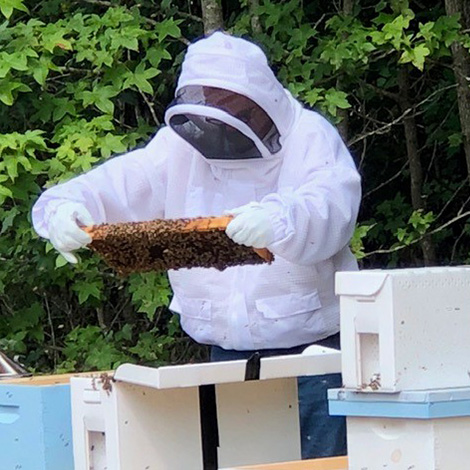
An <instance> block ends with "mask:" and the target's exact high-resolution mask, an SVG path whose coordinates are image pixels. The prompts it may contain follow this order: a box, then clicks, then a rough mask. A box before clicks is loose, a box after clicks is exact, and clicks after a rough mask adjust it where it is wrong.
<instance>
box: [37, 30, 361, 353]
mask: <svg viewBox="0 0 470 470" xmlns="http://www.w3.org/2000/svg"><path fill="white" fill-rule="evenodd" d="M189 84H196V85H208V86H213V87H218V88H224V89H227V90H231V91H234V92H236V93H239V94H243V95H245V96H247V97H249V98H250V99H251V100H253V101H254V102H256V103H257V104H258V105H259V106H260V107H262V108H263V109H264V110H265V111H266V112H267V113H268V114H269V116H270V117H271V119H272V120H273V121H274V123H275V124H276V127H277V129H278V130H279V133H280V135H281V139H280V144H281V147H282V148H281V150H280V151H279V152H277V153H275V154H274V155H273V154H269V152H267V151H266V149H265V148H264V147H263V145H262V143H260V142H259V141H258V142H256V145H257V147H258V148H259V149H260V152H261V153H262V155H263V158H257V159H253V160H238V161H227V160H224V161H222V160H217V159H215V160H208V159H206V158H204V156H203V155H202V154H201V153H199V152H198V151H196V150H195V149H194V148H193V147H192V146H191V145H189V144H188V143H187V142H186V141H185V140H183V139H182V138H181V137H180V136H179V135H178V134H176V132H174V131H173V129H171V127H170V126H166V127H164V128H162V129H160V130H159V131H158V132H157V133H156V135H155V137H154V138H153V139H152V140H151V141H150V142H149V143H148V145H147V146H146V147H144V148H142V149H139V150H135V151H132V152H129V153H127V154H125V155H122V156H118V157H115V158H112V159H110V160H109V161H107V162H106V163H104V164H102V165H101V166H99V167H97V168H95V169H93V170H92V171H90V172H88V173H86V174H83V175H81V176H78V177H76V178H74V179H72V180H71V181H68V182H66V183H63V184H61V185H58V186H56V187H53V188H51V189H48V190H47V191H45V192H44V193H43V194H42V195H41V197H40V198H39V200H38V201H37V203H36V204H35V206H34V208H33V213H32V215H33V223H34V227H35V229H36V231H37V233H38V234H39V235H41V236H43V237H45V238H50V235H51V234H50V233H49V231H48V230H49V228H48V225H49V224H48V221H49V218H50V217H51V214H54V212H55V211H56V210H57V207H58V206H60V205H61V204H63V203H64V202H66V201H73V202H77V203H81V204H83V205H84V206H85V207H86V208H87V209H88V211H89V213H90V214H91V216H92V217H93V219H94V221H95V222H96V223H104V222H108V223H112V222H127V221H145V220H151V219H156V218H179V217H195V216H218V215H221V214H222V213H223V212H224V211H227V210H231V209H233V208H234V207H238V206H241V205H244V204H248V203H250V202H253V201H255V202H259V203H260V204H261V205H262V206H263V207H264V208H265V209H267V211H268V213H269V218H270V220H271V223H272V228H273V231H274V242H273V243H271V244H270V245H269V246H268V249H269V250H270V251H271V252H272V253H273V254H274V255H275V260H274V262H273V263H272V264H270V265H268V264H263V265H256V266H238V267H230V268H227V269H225V270H224V271H218V270H217V269H212V268H211V269H206V268H192V269H180V270H177V271H170V272H169V277H170V282H171V286H172V289H173V292H174V296H173V300H172V302H171V306H170V308H171V309H172V310H174V311H175V312H177V313H179V314H180V315H181V324H182V327H183V329H184V330H185V331H186V332H187V333H188V334H189V335H190V336H191V337H192V338H193V339H195V340H196V341H198V342H200V343H203V344H212V345H218V346H221V347H222V348H225V349H235V350H256V349H266V348H288V347H292V346H296V345H301V344H309V343H313V342H315V341H317V340H320V339H322V338H325V337H327V336H330V335H332V334H334V333H336V332H338V331H339V305H338V300H337V298H336V297H335V295H334V274H335V272H336V271H338V270H353V269H357V265H356V262H355V260H354V257H353V256H352V254H351V252H350V250H349V248H348V243H349V240H350V238H351V236H352V233H353V229H354V225H355V222H356V217H357V212H358V207H359V203H360V177H359V175H358V172H357V170H356V168H355V165H354V162H353V160H352V158H351V156H350V154H349V152H348V150H347V148H346V147H345V145H344V144H343V142H342V140H341V138H340V137H339V135H338V133H337V131H336V130H335V129H334V127H333V126H332V125H330V124H329V123H328V122H327V121H326V120H325V119H324V118H323V117H321V116H320V115H319V114H317V113H315V112H313V111H309V110H306V109H304V108H303V107H302V106H301V105H300V103H299V102H297V101H296V100H295V99H293V98H292V97H291V95H290V94H289V92H287V91H286V90H285V89H284V88H283V87H282V86H281V84H280V83H279V82H278V81H277V79H276V78H275V76H274V74H273V73H272V71H271V70H270V68H269V66H268V63H267V59H266V57H265V55H264V53H263V52H262V51H261V49H260V48H258V47H257V46H256V45H254V44H252V43H250V42H248V41H245V40H242V39H239V38H233V37H230V36H227V35H225V34H223V33H215V34H213V35H212V36H210V37H209V38H206V39H203V40H200V41H197V42H196V43H194V44H192V45H191V46H190V47H189V49H188V52H187V54H186V57H185V60H184V63H183V68H182V73H181V76H180V79H179V81H178V88H181V87H183V86H186V85H189ZM170 109H171V108H170ZM167 122H168V120H167Z"/></svg>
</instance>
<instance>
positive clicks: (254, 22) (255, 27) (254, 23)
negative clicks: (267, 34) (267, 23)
mask: <svg viewBox="0 0 470 470" xmlns="http://www.w3.org/2000/svg"><path fill="white" fill-rule="evenodd" d="M249 7H250V15H251V30H252V31H253V32H254V33H255V34H260V33H261V32H262V29H261V23H260V22H259V16H258V14H257V12H256V10H257V8H258V7H259V0H250V3H249Z"/></svg>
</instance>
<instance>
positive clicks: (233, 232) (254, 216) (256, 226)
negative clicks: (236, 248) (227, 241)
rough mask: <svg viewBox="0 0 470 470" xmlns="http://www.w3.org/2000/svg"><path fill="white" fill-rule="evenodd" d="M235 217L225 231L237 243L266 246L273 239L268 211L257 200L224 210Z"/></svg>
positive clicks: (258, 246)
mask: <svg viewBox="0 0 470 470" xmlns="http://www.w3.org/2000/svg"><path fill="white" fill-rule="evenodd" d="M225 214H228V215H233V216H235V218H234V219H233V220H232V221H231V222H230V223H229V224H228V225H227V228H226V230H225V233H226V234H227V235H228V236H229V237H230V238H231V239H232V240H233V241H234V242H235V243H238V244H239V245H246V246H252V247H253V248H266V247H267V246H268V245H269V244H270V243H272V242H273V241H274V229H273V226H272V223H271V218H270V216H269V212H268V211H267V210H266V209H265V208H264V207H263V206H262V205H261V204H260V203H258V202H250V203H248V204H246V205H244V206H240V207H236V208H235V209H232V210H229V211H225Z"/></svg>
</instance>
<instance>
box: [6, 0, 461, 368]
mask: <svg viewBox="0 0 470 470" xmlns="http://www.w3.org/2000/svg"><path fill="white" fill-rule="evenodd" d="M222 5H223V9H224V19H225V21H226V27H227V29H228V30H229V31H232V32H234V33H237V34H243V35H247V36H248V37H251V38H253V39H254V40H255V41H257V42H258V43H259V44H260V45H261V46H262V47H263V48H264V49H265V50H266V52H267V54H268V56H269V57H270V60H271V63H272V65H273V68H274V69H275V71H276V73H277V75H278V77H279V78H280V80H281V81H282V82H283V83H284V84H285V86H286V87H288V88H289V89H290V90H291V91H292V92H293V94H294V95H295V96H297V97H298V98H299V99H300V100H301V101H303V102H304V103H305V104H306V105H307V106H309V107H312V108H315V109H317V110H319V111H320V112H322V113H323V114H325V115H326V116H327V117H328V118H329V119H331V120H332V121H333V122H335V123H337V124H340V121H341V117H342V116H344V110H347V114H348V122H349V129H348V143H349V145H350V148H351V151H352V153H353V155H354V157H355V159H356V162H357V164H358V166H359V168H360V171H361V174H362V175H363V180H364V184H363V187H364V202H363V207H362V211H361V214H360V221H359V224H358V228H357V231H356V234H355V237H354V239H353V242H352V246H353V249H354V251H355V253H356V255H357V257H358V258H359V259H361V263H362V265H363V267H397V266H410V265H413V266H414V265H418V266H419V265H422V254H421V251H420V249H419V242H420V241H421V240H422V239H423V236H424V235H426V234H431V235H430V236H431V237H432V242H433V243H434V244H435V247H436V254H437V262H438V263H439V264H457V263H460V264H462V263H467V262H468V259H469V254H468V248H467V243H468V240H469V229H470V225H469V224H468V222H467V220H468V214H467V211H468V200H469V198H470V192H469V188H468V182H467V170H466V167H465V157H464V154H463V149H462V145H461V144H462V134H461V129H460V122H459V116H458V109H457V104H456V100H457V98H456V88H455V78H454V74H453V70H452V60H451V59H452V58H451V53H450V45H451V44H452V42H453V41H456V40H458V41H461V42H462V43H463V44H464V45H465V46H466V47H468V46H469V44H470V40H469V37H468V34H467V33H466V32H465V31H462V28H461V27H460V24H459V18H458V17H448V16H446V15H445V9H444V4H443V2H441V1H435V0H433V1H430V2H424V4H423V2H412V1H410V2H408V1H399V0H391V1H385V0H384V1H380V2H377V1H369V0H363V1H361V2H357V5H356V8H355V11H354V14H353V15H352V16H344V15H342V14H341V11H339V8H338V6H337V5H336V4H335V2H320V1H310V2H302V1H301V0H289V1H266V0H262V1H260V5H259V7H257V9H256V10H255V11H254V12H253V11H250V2H248V1H246V0H245V1H243V0H240V1H235V0H230V1H226V2H223V4H222ZM0 12H1V15H0V16H3V19H2V20H1V21H2V22H1V23H0V203H1V207H0V219H1V220H2V226H1V237H0V257H1V264H0V299H1V304H0V305H1V315H0V348H2V349H4V350H6V351H7V353H9V354H10V355H12V356H15V357H18V358H19V359H20V360H21V361H22V362H23V363H24V364H25V365H26V366H27V367H28V368H30V369H31V370H32V371H35V372H49V371H54V372H62V371H72V370H90V369H102V370H103V369H109V368H112V367H116V366H117V365H119V364H120V363H122V362H139V363H144V364H151V365H158V364H162V363H176V362H187V361H192V360H199V359H204V358H205V357H206V356H205V355H206V350H205V348H203V347H200V346H198V345H195V344H194V343H193V342H192V341H191V340H189V339H188V338H186V337H185V336H184V334H182V333H181V331H180V329H179V326H178V321H177V318H176V317H174V316H172V315H171V313H170V312H169V311H168V309H167V306H168V301H169V299H170V297H171V291H170V288H169V286H168V282H167V279H166V275H165V274H148V275H133V276H131V277H129V278H127V279H120V278H118V277H116V275H115V274H114V273H113V272H112V271H110V270H109V269H107V268H106V267H105V266H104V265H103V264H102V263H101V262H100V261H99V260H98V259H97V258H96V257H95V256H92V255H91V254H90V253H88V252H86V251H84V252H82V253H81V263H79V264H78V266H77V267H72V266H70V265H68V264H67V263H66V262H65V260H64V259H63V258H62V257H61V256H58V255H57V253H56V252H55V251H54V250H52V249H51V246H50V245H48V244H46V243H44V241H43V240H40V239H38V237H37V236H36V235H35V233H34V232H33V230H32V227H31V219H30V211H31V207H32V204H33V203H34V201H35V200H36V199H37V197H38V195H39V194H40V192H41V191H42V190H43V188H46V187H48V186H50V185H53V184H56V183H58V182H60V181H64V180H66V179H68V178H70V177H72V176H73V175H76V174H78V173H81V172H83V171H86V170H88V169H90V168H91V167H92V166H93V165H96V164H98V163H99V162H102V161H104V160H106V159H108V158H110V157H111V156H112V155H115V154H119V153H122V152H125V151H126V150H128V149H132V148H135V147H136V146H140V145H143V144H144V143H145V142H146V141H147V140H148V139H149V137H150V136H151V135H152V134H153V133H154V132H155V131H156V129H157V128H158V127H159V126H160V125H161V121H162V116H163V112H164V109H165V107H166V105H167V104H168V103H169V101H170V100H171V98H172V94H173V91H174V87H175V83H176V78H177V76H178V73H179V67H180V64H181V61H182V56H183V53H184V51H185V49H186V46H187V44H188V43H189V41H192V40H194V39H196V38H198V37H200V36H201V35H202V34H203V24H202V21H201V19H200V17H201V10H200V5H199V4H198V2H191V3H190V2H184V1H174V2H173V1H168V0H163V1H161V2H153V1H147V0H143V1H140V2H134V1H131V0H110V1H104V0H103V1H101V0H76V1H75V0H74V1H69V0H60V1H58V0H43V1H39V2H33V1H31V0H0ZM253 14H256V16H257V17H258V18H259V23H260V25H261V29H260V30H258V29H256V31H253V30H252V26H251V24H252V21H251V20H252V16H253ZM402 67H406V68H407V70H408V72H409V76H410V78H411V82H412V93H413V99H414V108H413V109H412V110H411V111H412V112H413V114H414V115H415V117H416V120H417V124H418V139H419V146H420V148H419V152H420V156H421V160H422V165H423V171H424V185H423V198H424V199H425V200H426V210H419V211H413V209H412V205H411V202H410V189H409V187H410V181H409V170H408V167H407V157H406V147H405V139H404V133H403V128H402V117H403V116H402V111H401V110H400V108H399V106H398V104H397V101H396V93H397V70H398V69H400V68H402ZM339 85H340V86H339ZM394 97H395V98H394Z"/></svg>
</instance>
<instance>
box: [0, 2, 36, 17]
mask: <svg viewBox="0 0 470 470" xmlns="http://www.w3.org/2000/svg"><path fill="white" fill-rule="evenodd" d="M13 10H19V11H24V12H25V13H29V11H28V9H27V8H26V7H25V6H24V5H23V1H22V0H0V11H1V12H2V14H3V16H4V17H5V18H7V19H9V18H10V16H11V15H12V14H13Z"/></svg>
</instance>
